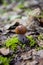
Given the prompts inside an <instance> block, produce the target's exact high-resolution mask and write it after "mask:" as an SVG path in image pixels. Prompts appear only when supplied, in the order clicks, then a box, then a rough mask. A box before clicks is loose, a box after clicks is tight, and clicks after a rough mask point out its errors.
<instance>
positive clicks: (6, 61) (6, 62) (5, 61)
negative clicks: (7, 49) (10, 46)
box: [0, 56, 10, 65]
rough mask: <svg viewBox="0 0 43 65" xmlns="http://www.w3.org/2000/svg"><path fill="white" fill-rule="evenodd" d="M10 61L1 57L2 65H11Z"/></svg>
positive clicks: (0, 63) (0, 62)
mask: <svg viewBox="0 0 43 65" xmlns="http://www.w3.org/2000/svg"><path fill="white" fill-rule="evenodd" d="M9 61H10V59H8V58H7V57H3V56H0V65H9Z"/></svg>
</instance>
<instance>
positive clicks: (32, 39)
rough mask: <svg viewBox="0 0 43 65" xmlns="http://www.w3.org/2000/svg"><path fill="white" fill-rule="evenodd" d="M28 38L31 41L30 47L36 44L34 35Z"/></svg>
mask: <svg viewBox="0 0 43 65" xmlns="http://www.w3.org/2000/svg"><path fill="white" fill-rule="evenodd" d="M27 38H28V39H29V41H30V43H29V44H30V47H32V46H34V45H35V44H36V41H35V40H34V38H33V37H32V36H27Z"/></svg>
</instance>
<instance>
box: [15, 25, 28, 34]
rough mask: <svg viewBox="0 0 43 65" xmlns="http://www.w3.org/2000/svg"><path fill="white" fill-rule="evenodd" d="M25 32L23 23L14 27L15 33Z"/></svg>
mask: <svg viewBox="0 0 43 65" xmlns="http://www.w3.org/2000/svg"><path fill="white" fill-rule="evenodd" d="M26 32H27V29H26V27H25V26H23V25H19V26H17V27H16V28H15V33H16V34H25V33H26Z"/></svg>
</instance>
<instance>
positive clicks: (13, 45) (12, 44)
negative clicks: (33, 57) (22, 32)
mask: <svg viewBox="0 0 43 65" xmlns="http://www.w3.org/2000/svg"><path fill="white" fill-rule="evenodd" d="M17 43H19V40H18V38H17V37H12V38H10V39H8V40H6V42H5V45H6V47H8V48H10V49H12V50H16V49H17Z"/></svg>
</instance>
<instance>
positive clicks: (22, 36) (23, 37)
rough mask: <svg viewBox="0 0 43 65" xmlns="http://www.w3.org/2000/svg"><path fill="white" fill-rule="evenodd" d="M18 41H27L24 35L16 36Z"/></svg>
mask: <svg viewBox="0 0 43 65" xmlns="http://www.w3.org/2000/svg"><path fill="white" fill-rule="evenodd" d="M18 39H19V40H20V41H21V42H22V43H27V42H28V39H27V38H26V36H25V35H24V34H18Z"/></svg>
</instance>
